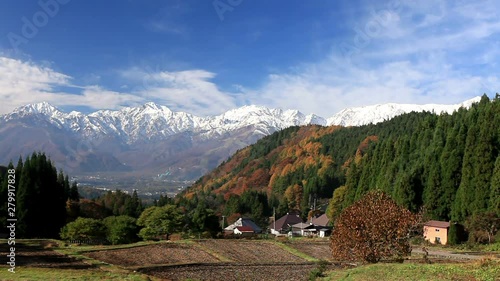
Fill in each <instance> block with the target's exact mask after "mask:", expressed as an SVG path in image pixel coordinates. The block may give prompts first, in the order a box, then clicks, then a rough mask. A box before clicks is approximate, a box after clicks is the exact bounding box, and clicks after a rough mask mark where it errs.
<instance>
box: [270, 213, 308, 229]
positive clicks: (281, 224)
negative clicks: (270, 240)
mask: <svg viewBox="0 0 500 281" xmlns="http://www.w3.org/2000/svg"><path fill="white" fill-rule="evenodd" d="M301 222H303V221H302V219H301V218H300V217H299V215H297V214H290V213H288V214H286V215H284V216H282V217H281V218H280V219H279V220H277V221H276V222H275V223H271V224H270V225H269V228H270V229H274V230H282V229H283V228H288V226H289V225H294V224H297V223H301ZM274 225H276V228H275V227H274Z"/></svg>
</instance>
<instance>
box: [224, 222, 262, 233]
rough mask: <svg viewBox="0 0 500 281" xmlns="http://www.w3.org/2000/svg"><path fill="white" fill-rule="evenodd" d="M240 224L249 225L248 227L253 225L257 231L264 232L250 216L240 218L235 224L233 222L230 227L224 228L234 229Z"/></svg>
mask: <svg viewBox="0 0 500 281" xmlns="http://www.w3.org/2000/svg"><path fill="white" fill-rule="evenodd" d="M238 226H248V227H251V228H252V229H253V231H254V232H255V233H260V232H262V229H261V228H260V227H259V226H257V225H256V224H255V222H253V220H251V219H249V218H239V219H238V220H237V221H235V222H234V223H233V224H231V225H229V226H228V227H226V228H224V230H229V231H233V230H234V229H235V228H237V227H238Z"/></svg>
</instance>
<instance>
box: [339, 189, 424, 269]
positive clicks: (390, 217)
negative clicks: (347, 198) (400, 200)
mask: <svg viewBox="0 0 500 281" xmlns="http://www.w3.org/2000/svg"><path fill="white" fill-rule="evenodd" d="M419 222H420V215H417V214H413V213H411V212H410V211H409V210H407V209H405V208H403V207H400V206H398V205H397V204H396V203H395V202H394V201H393V200H392V199H391V198H390V197H389V196H388V195H386V194H385V193H383V192H381V191H372V192H369V193H368V194H367V195H365V196H364V197H363V198H361V199H360V200H359V201H357V202H355V203H354V204H353V205H351V206H350V207H348V208H346V209H345V210H343V211H342V213H341V214H340V215H339V217H338V219H337V220H336V222H335V226H334V231H333V234H332V236H331V250H332V253H333V256H334V258H335V259H337V260H347V261H366V262H370V263H375V262H378V261H380V260H381V259H384V258H398V259H401V258H402V257H403V256H407V255H409V254H410V253H411V246H410V242H409V238H410V232H411V230H412V229H413V228H414V227H416V226H417V225H418V223H419Z"/></svg>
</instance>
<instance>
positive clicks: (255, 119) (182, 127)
mask: <svg viewBox="0 0 500 281" xmlns="http://www.w3.org/2000/svg"><path fill="white" fill-rule="evenodd" d="M475 100H477V98H474V99H471V100H468V101H466V102H464V103H460V104H456V105H421V106H419V105H401V106H399V105H397V104H396V105H394V104H389V107H388V106H387V105H374V106H368V107H361V108H349V109H346V110H344V111H341V112H339V113H338V114H336V115H334V116H332V117H330V118H328V119H325V118H323V117H321V116H318V115H314V114H309V115H305V114H303V113H301V112H300V111H298V110H291V109H289V110H283V109H272V108H267V107H263V106H257V105H247V106H243V107H240V108H236V109H232V110H229V111H227V112H224V113H222V114H220V115H216V116H207V117H200V116H196V115H193V114H189V113H185V112H175V111H172V110H171V109H169V108H168V107H166V106H163V105H159V104H156V103H152V102H149V103H146V104H144V105H141V106H137V107H125V108H122V109H120V110H99V111H95V112H92V113H89V114H84V113H81V112H77V111H71V112H69V113H65V112H63V111H61V110H60V109H58V108H57V107H55V106H52V105H51V104H49V103H47V102H42V103H36V104H30V105H25V106H21V107H19V108H17V109H15V110H14V111H13V112H11V113H8V114H5V115H0V155H2V156H1V157H0V163H4V162H5V163H8V161H9V160H16V159H17V158H18V157H19V156H20V155H23V156H25V155H26V154H29V153H31V152H33V151H37V150H42V151H46V152H47V154H48V155H49V156H51V158H52V159H53V160H54V162H56V164H57V165H58V167H60V168H62V169H64V170H66V171H68V172H72V173H76V174H78V173H87V172H96V171H103V172H108V171H109V172H130V171H136V172H137V173H138V174H148V175H154V174H159V173H163V172H164V171H165V170H168V169H170V170H174V171H175V172H173V173H172V176H173V177H175V178H177V179H195V178H197V177H199V176H201V175H202V174H203V173H206V172H208V171H210V170H211V169H213V168H215V167H216V166H217V165H218V164H220V163H221V162H222V161H224V160H225V159H227V158H228V157H229V156H231V155H232V154H233V153H234V152H236V151H237V150H238V149H241V148H243V147H245V146H247V145H250V144H252V143H255V142H256V141H257V140H258V139H260V138H262V137H263V136H267V135H270V134H272V133H273V132H276V131H280V130H283V129H285V128H289V127H292V126H303V125H312V124H314V125H322V126H329V125H342V126H353V125H358V126H359V125H365V124H369V123H373V122H375V123H376V122H380V121H383V120H384V119H390V118H393V117H394V116H397V115H400V114H403V113H407V112H409V111H415V110H417V111H418V110H421V111H423V110H429V111H431V110H435V111H436V112H438V111H439V112H442V111H446V112H451V111H454V110H457V109H458V108H460V107H462V106H465V107H468V106H470V104H471V103H472V102H473V101H475ZM370 112H371V114H370ZM374 113H376V114H374ZM337 123H338V124H337Z"/></svg>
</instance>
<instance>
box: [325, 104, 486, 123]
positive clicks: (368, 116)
mask: <svg viewBox="0 0 500 281" xmlns="http://www.w3.org/2000/svg"><path fill="white" fill-rule="evenodd" d="M480 100H481V97H475V98H473V99H470V100H467V101H464V102H462V103H459V104H452V105H443V104H424V105H418V104H397V103H387V104H376V105H370V106H363V107H353V108H347V109H344V110H342V111H340V112H339V113H337V114H335V115H334V116H332V117H330V118H328V119H327V125H328V126H330V125H340V126H362V125H367V124H371V123H373V124H376V123H379V122H383V121H385V120H389V119H392V118H394V117H396V116H398V115H402V114H405V113H410V112H413V111H414V112H423V111H428V112H434V113H436V114H441V113H444V112H446V113H448V114H451V113H453V111H456V110H458V109H459V108H461V107H464V108H469V107H470V106H471V105H472V104H473V103H476V102H479V101H480Z"/></svg>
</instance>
